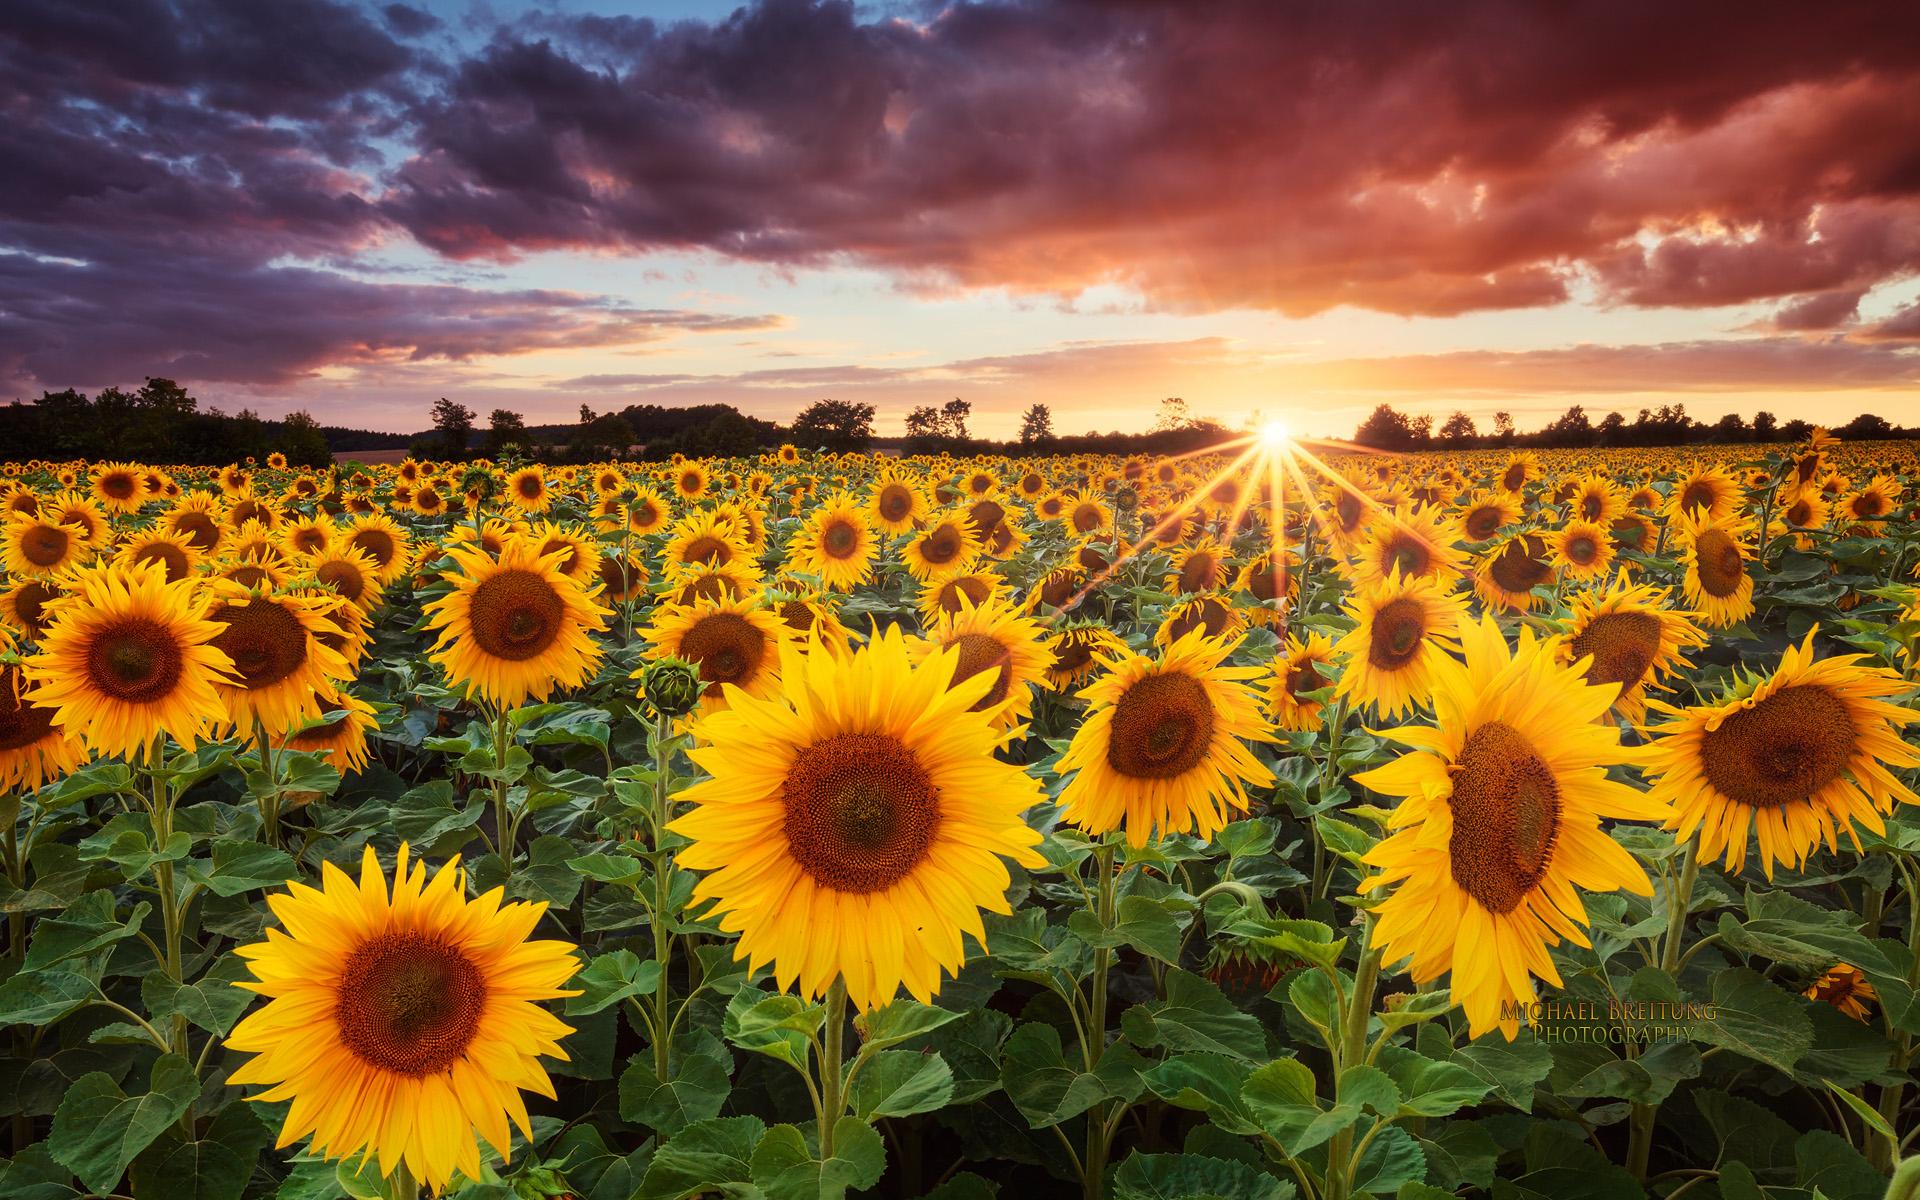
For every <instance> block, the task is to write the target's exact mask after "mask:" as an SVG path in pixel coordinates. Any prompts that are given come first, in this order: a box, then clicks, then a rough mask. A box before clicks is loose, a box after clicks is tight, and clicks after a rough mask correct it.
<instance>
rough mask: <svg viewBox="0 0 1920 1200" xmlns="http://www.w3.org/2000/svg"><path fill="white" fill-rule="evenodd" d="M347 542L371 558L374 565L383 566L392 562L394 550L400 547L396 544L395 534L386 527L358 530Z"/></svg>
mask: <svg viewBox="0 0 1920 1200" xmlns="http://www.w3.org/2000/svg"><path fill="white" fill-rule="evenodd" d="M347 544H348V545H349V546H352V547H353V548H354V549H355V550H358V551H360V552H362V553H363V554H365V555H366V556H367V557H368V558H371V559H372V560H373V561H374V565H376V566H381V567H384V566H386V565H387V564H388V563H390V562H392V561H393V555H394V552H395V551H396V550H398V549H399V547H398V546H396V545H395V544H394V541H393V535H392V534H390V533H388V532H387V531H386V530H384V529H361V530H357V531H355V533H354V535H353V536H352V537H350V538H348V539H347Z"/></svg>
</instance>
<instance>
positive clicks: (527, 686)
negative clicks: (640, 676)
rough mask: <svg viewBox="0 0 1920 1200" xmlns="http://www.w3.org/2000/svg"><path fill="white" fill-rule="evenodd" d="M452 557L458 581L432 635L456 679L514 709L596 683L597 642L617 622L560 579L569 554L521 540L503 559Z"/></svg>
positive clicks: (438, 658) (470, 554)
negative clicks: (597, 634)
mask: <svg viewBox="0 0 1920 1200" xmlns="http://www.w3.org/2000/svg"><path fill="white" fill-rule="evenodd" d="M447 554H448V557H450V558H452V559H453V561H454V565H455V566H456V567H457V568H458V569H459V573H458V574H457V575H453V576H451V582H452V584H453V590H452V591H450V592H448V593H447V594H446V595H444V596H442V597H440V598H439V599H437V600H435V601H433V602H432V603H431V604H429V605H427V609H426V613H427V625H426V627H427V628H428V629H438V630H439V631H440V638H439V640H438V641H437V642H435V643H434V649H433V653H432V654H431V655H429V657H430V658H432V659H433V661H434V662H436V663H438V664H440V666H441V667H442V668H443V669H445V671H446V672H447V676H448V678H449V679H451V680H452V681H453V682H454V683H456V684H458V685H460V686H461V687H464V688H465V689H466V690H467V691H468V692H469V693H474V694H477V695H479V696H480V697H482V698H484V699H485V700H487V701H488V702H489V703H491V704H494V705H495V706H497V707H499V708H502V709H507V708H515V707H518V706H519V705H520V704H522V703H524V702H525V701H526V700H527V699H528V698H529V697H531V698H533V699H535V700H545V699H546V698H547V697H548V696H549V695H551V694H552V693H553V690H554V689H555V688H556V687H558V688H562V689H571V688H577V687H579V686H580V685H581V684H583V683H585V682H586V681H587V680H588V679H590V678H592V676H593V672H594V670H595V669H596V668H597V667H598V666H599V664H600V656H601V648H600V645H599V643H597V642H595V641H594V639H593V634H594V632H595V631H598V630H601V629H605V628H606V627H607V617H608V616H609V615H611V614H610V613H609V612H608V610H607V609H605V608H603V607H601V605H600V604H599V603H598V602H596V601H595V600H594V598H593V597H592V596H590V595H588V594H587V590H586V588H584V587H582V586H581V585H580V584H579V583H578V582H577V581H576V580H573V579H571V578H569V577H568V576H566V575H564V574H562V573H561V571H560V560H561V559H562V557H563V556H564V554H565V551H555V552H554V553H552V554H547V555H542V554H540V552H539V545H538V543H536V542H534V541H533V540H532V539H530V538H527V537H518V536H516V537H513V538H510V539H508V541H507V544H506V545H505V546H503V547H501V549H500V553H499V555H498V556H497V557H496V556H493V555H489V554H487V553H485V552H484V551H481V550H475V549H464V548H455V549H450V550H448V551H447Z"/></svg>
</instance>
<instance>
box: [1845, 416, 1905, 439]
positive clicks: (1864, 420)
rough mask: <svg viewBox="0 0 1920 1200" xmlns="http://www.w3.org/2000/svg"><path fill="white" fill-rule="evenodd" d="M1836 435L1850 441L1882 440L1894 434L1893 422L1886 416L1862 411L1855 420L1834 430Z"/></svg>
mask: <svg viewBox="0 0 1920 1200" xmlns="http://www.w3.org/2000/svg"><path fill="white" fill-rule="evenodd" d="M1833 432H1834V434H1835V436H1837V437H1841V438H1844V439H1846V440H1847V441H1850V442H1867V441H1882V440H1884V439H1886V438H1890V437H1892V436H1893V434H1894V429H1893V423H1892V422H1890V421H1888V420H1887V419H1886V418H1885V417H1881V416H1875V415H1874V414H1873V413H1861V414H1860V415H1859V416H1857V417H1855V418H1854V419H1853V420H1851V421H1848V422H1847V423H1846V424H1845V425H1842V426H1841V427H1840V428H1838V429H1836V430H1834V431H1833Z"/></svg>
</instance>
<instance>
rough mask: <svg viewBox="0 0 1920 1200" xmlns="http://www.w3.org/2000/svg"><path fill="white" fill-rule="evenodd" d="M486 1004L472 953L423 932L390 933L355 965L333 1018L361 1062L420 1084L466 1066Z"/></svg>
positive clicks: (343, 977)
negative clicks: (458, 1064) (427, 1077)
mask: <svg viewBox="0 0 1920 1200" xmlns="http://www.w3.org/2000/svg"><path fill="white" fill-rule="evenodd" d="M486 1005H487V981H486V979H485V978H483V977H482V976H481V974H480V968H479V967H477V966H475V965H474V963H473V962H472V960H470V959H468V958H467V956H466V955H464V954H462V953H461V952H460V951H459V950H457V949H455V948H454V947H452V946H449V945H446V944H445V943H443V942H439V941H436V940H434V939H432V938H429V937H426V936H425V935H423V934H420V933H414V932H402V933H387V934H382V935H380V936H379V937H376V938H373V939H372V940H370V941H368V942H366V943H364V944H363V945H362V946H361V947H360V948H359V949H358V950H355V951H354V952H353V954H352V956H351V957H349V958H348V959H347V965H346V969H345V970H343V971H342V972H341V973H340V990H339V994H338V998H337V999H336V1000H335V1001H334V1006H333V1019H334V1021H335V1022H336V1023H337V1024H338V1025H339V1027H340V1040H341V1041H342V1042H343V1043H345V1045H346V1047H347V1049H348V1050H350V1051H352V1052H353V1055H354V1057H356V1058H358V1059H359V1060H360V1061H361V1062H364V1063H366V1064H367V1065H368V1066H370V1067H374V1068H376V1069H378V1070H382V1071H390V1072H392V1073H393V1074H395V1075H408V1076H413V1077H416V1078H417V1077H419V1076H423V1075H434V1074H438V1073H439V1072H442V1071H445V1070H446V1069H448V1068H449V1067H451V1066H452V1065H453V1064H454V1063H455V1062H457V1061H459V1059H460V1056H461V1055H463V1054H465V1053H466V1050H467V1046H468V1045H469V1044H471V1043H472V1041H473V1038H474V1035H475V1034H476V1033H478V1032H479V1030H480V1018H481V1016H482V1014H483V1013H485V1011H486Z"/></svg>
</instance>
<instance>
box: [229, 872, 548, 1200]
mask: <svg viewBox="0 0 1920 1200" xmlns="http://www.w3.org/2000/svg"><path fill="white" fill-rule="evenodd" d="M321 871H322V877H321V878H322V884H321V887H319V888H312V887H308V886H307V885H305V884H303V883H298V882H295V883H289V884H288V885H287V887H288V892H287V894H284V895H273V896H269V897H268V898H267V905H268V907H270V908H271V909H272V910H273V913H274V915H275V916H277V917H278V918H280V922H281V924H282V926H284V930H282V929H269V930H268V931H267V935H266V940H265V941H263V942H254V943H252V944H251V945H246V946H242V947H240V948H239V949H238V950H236V951H235V953H236V954H238V955H239V956H240V957H241V958H243V959H245V960H246V962H247V966H248V968H249V969H250V970H251V971H252V972H253V979H252V980H249V981H245V982H242V983H239V984H237V985H236V986H238V987H242V988H245V989H247V990H248V991H251V992H258V993H259V994H260V995H263V996H266V997H268V1003H267V1004H265V1005H264V1006H262V1007H261V1008H260V1009H258V1010H256V1011H255V1012H253V1013H250V1014H248V1016H247V1017H246V1018H245V1019H243V1020H242V1021H241V1022H240V1023H239V1024H238V1025H236V1026H234V1028H233V1032H232V1033H230V1034H228V1035H227V1039H226V1044H227V1047H228V1048H229V1049H233V1050H239V1051H241V1052H243V1053H248V1054H252V1055H254V1056H255V1057H253V1058H252V1059H250V1060H248V1061H247V1062H246V1063H245V1064H243V1065H242V1066H241V1067H240V1068H239V1069H238V1070H237V1071H235V1072H234V1073H233V1075H231V1076H230V1077H229V1078H228V1080H227V1082H229V1083H231V1084H235V1085H237V1086H246V1085H249V1084H251V1085H263V1084H264V1085H266V1086H267V1090H266V1091H264V1092H260V1093H258V1094H256V1095H254V1096H252V1097H251V1099H254V1100H260V1101H266V1102H275V1101H291V1102H292V1104H291V1106H290V1107H289V1108H288V1110H287V1117H286V1121H285V1123H284V1124H282V1125H281V1127H280V1136H279V1139H278V1142H277V1145H279V1146H287V1145H291V1144H292V1143H294V1142H296V1141H299V1140H300V1139H301V1138H304V1137H308V1136H309V1135H311V1137H312V1143H311V1148H312V1151H313V1153H315V1154H318V1155H321V1156H324V1157H327V1158H345V1157H347V1156H349V1155H352V1154H354V1153H356V1152H358V1151H362V1150H364V1151H366V1152H367V1153H368V1154H369V1155H372V1156H375V1157H377V1158H378V1160H379V1165H380V1172H381V1174H383V1175H387V1176H391V1175H393V1173H394V1172H395V1171H397V1170H398V1169H399V1168H400V1166H401V1165H402V1164H403V1163H404V1164H405V1166H406V1168H407V1170H408V1172H409V1173H410V1174H411V1175H412V1176H413V1178H414V1179H416V1180H419V1181H420V1182H422V1183H425V1184H426V1185H427V1186H428V1187H430V1188H432V1189H433V1191H434V1192H435V1193H438V1192H440V1191H442V1190H443V1189H445V1188H446V1186H447V1184H448V1183H449V1182H450V1181H451V1180H452V1179H453V1176H454V1173H455V1172H456V1171H457V1172H459V1173H460V1174H462V1175H464V1176H466V1177H467V1178H468V1179H470V1180H478V1179H479V1178H480V1175H481V1162H480V1147H479V1144H478V1142H477V1141H476V1139H475V1136H474V1135H475V1134H476V1133H478V1134H479V1135H480V1136H481V1137H484V1138H486V1140H487V1142H488V1144H490V1145H491V1146H492V1147H493V1149H494V1151H495V1152H496V1153H498V1154H499V1155H500V1156H501V1158H502V1159H503V1160H504V1159H506V1158H507V1157H509V1155H510V1154H511V1150H512V1146H511V1139H512V1131H511V1130H510V1129H509V1128H508V1124H507V1122H508V1118H512V1121H513V1123H514V1124H515V1125H517V1126H519V1128H520V1132H521V1134H522V1135H523V1136H525V1137H527V1138H528V1139H531V1138H532V1137H533V1130H532V1127H531V1123H530V1122H529V1121H528V1119H527V1109H526V1103H525V1101H523V1100H522V1099H521V1098H520V1092H521V1091H522V1090H523V1089H524V1090H526V1091H531V1092H534V1093H537V1094H539V1095H542V1096H547V1097H549V1098H550V1097H552V1096H553V1094H554V1093H553V1084H552V1082H551V1081H549V1080H548V1078H547V1073H546V1070H545V1069H544V1068H543V1067H542V1066H541V1065H540V1061H539V1060H540V1058H541V1057H542V1056H545V1057H549V1058H557V1059H559V1060H561V1061H562V1062H565V1061H566V1060H567V1054H566V1051H564V1050H562V1049H561V1048H560V1039H561V1038H563V1037H565V1036H566V1035H567V1034H569V1033H571V1032H573V1031H572V1029H571V1028H569V1027H568V1026H566V1025H564V1024H562V1023H561V1022H560V1020H559V1019H558V1018H556V1017H555V1016H553V1014H552V1013H549V1012H547V1011H546V1010H545V1009H543V1008H541V1007H540V1002H541V1001H545V1000H554V999H558V998H560V997H563V996H572V995H577V994H578V993H577V992H570V991H566V990H563V989H564V986H565V984H566V982H567V980H569V979H570V978H572V977H573V973H574V971H575V970H576V969H577V968H578V963H577V961H576V960H575V958H574V948H573V947H572V946H571V945H569V944H567V943H566V942H557V941H528V940H527V935H528V934H530V933H532V932H533V928H534V926H535V925H536V924H537V923H538V922H539V920H540V917H541V915H542V914H543V913H544V912H545V911H546V908H547V906H546V904H545V902H539V903H530V904H529V903H511V904H502V903H501V898H502V892H501V889H499V888H494V889H493V890H492V891H490V892H487V893H486V894H485V895H483V896H480V897H479V898H477V899H473V900H469V899H467V898H466V897H465V896H463V895H462V894H461V891H460V888H461V885H462V884H463V882H464V880H465V872H463V871H461V870H459V869H458V866H457V863H448V864H446V865H445V866H443V867H441V868H440V870H439V871H438V872H436V873H435V874H434V876H433V878H432V881H431V882H429V881H428V878H427V869H426V866H425V864H423V863H419V862H414V863H411V864H410V863H409V862H408V857H407V847H406V845H405V844H402V845H401V847H400V854H399V858H398V861H397V862H396V863H395V864H394V878H393V890H392V893H391V895H389V893H388V890H387V881H386V878H385V877H384V876H383V875H382V874H381V872H380V863H379V860H378V859H377V858H376V857H375V855H374V851H373V847H371V846H369V847H367V849H366V851H365V853H364V855H363V856H362V858H361V861H360V881H359V883H358V885H356V884H355V883H354V881H353V879H352V878H351V877H349V876H348V875H347V874H346V873H345V872H343V871H341V870H340V869H339V868H338V867H336V866H334V865H333V864H332V863H324V864H322V867H321Z"/></svg>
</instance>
